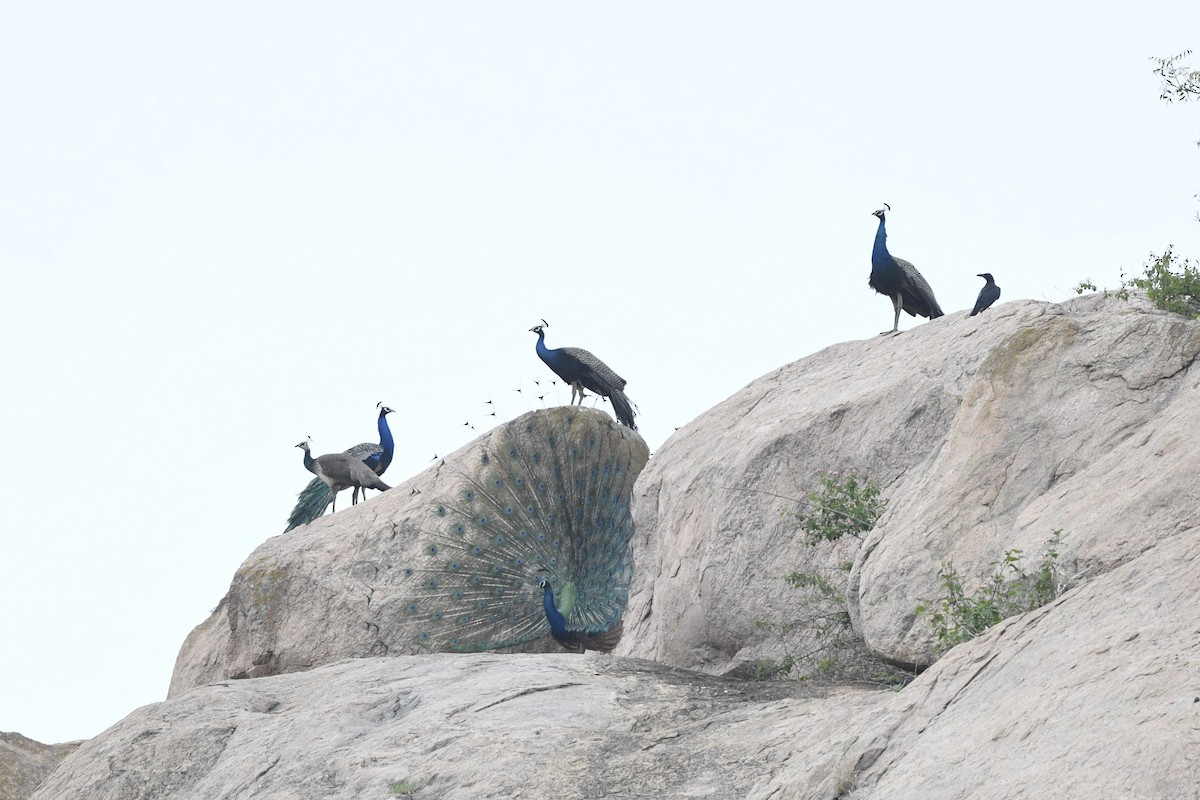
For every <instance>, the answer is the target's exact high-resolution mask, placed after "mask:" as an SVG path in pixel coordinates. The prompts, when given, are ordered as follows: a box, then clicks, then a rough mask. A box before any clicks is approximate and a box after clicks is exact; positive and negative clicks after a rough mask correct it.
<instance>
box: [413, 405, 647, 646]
mask: <svg viewBox="0 0 1200 800" xmlns="http://www.w3.org/2000/svg"><path fill="white" fill-rule="evenodd" d="M471 452H472V454H473V457H472V458H470V463H467V464H462V465H460V466H458V467H457V468H456V469H455V472H456V473H457V475H456V477H457V479H458V487H457V488H456V489H455V490H454V492H453V494H451V495H450V496H449V497H444V498H442V499H440V500H437V501H435V502H433V503H432V504H431V506H430V517H429V521H428V524H427V525H426V526H425V528H426V529H425V530H424V532H423V533H424V535H425V545H424V550H423V553H424V555H423V557H422V558H421V559H420V560H419V562H418V563H416V564H414V565H412V566H410V567H409V568H407V569H406V570H405V576H406V578H407V579H408V580H410V581H411V588H410V590H409V592H408V595H407V596H408V603H407V606H406V608H405V615H406V617H407V618H408V619H407V622H408V623H409V624H411V626H412V630H413V634H412V635H413V637H414V640H415V641H414V643H415V644H417V645H418V646H420V647H423V648H429V649H434V650H490V649H494V648H498V647H507V646H512V645H518V644H523V643H526V642H531V641H533V640H535V639H539V638H541V637H543V636H545V635H546V634H547V633H550V632H551V626H550V623H549V622H548V621H547V617H546V612H545V610H544V609H543V605H542V601H543V590H542V589H541V588H539V586H538V582H539V580H540V579H543V578H544V579H545V580H547V581H549V586H550V588H551V589H552V591H553V596H554V601H555V606H556V607H557V609H558V611H559V612H560V613H561V614H562V615H563V616H564V617H565V618H566V630H565V631H555V632H554V633H555V638H556V639H558V640H559V641H560V642H561V643H563V644H564V645H565V646H572V647H576V648H580V647H584V646H589V644H588V642H589V641H590V637H591V636H592V635H599V634H603V633H604V632H607V631H610V630H613V629H615V628H616V627H617V626H618V625H619V624H620V620H621V614H622V612H623V611H624V609H625V604H626V601H627V599H628V594H629V582H630V579H631V576H632V571H633V559H632V553H631V551H630V547H629V542H630V538H631V537H632V534H633V518H632V516H631V514H630V510H629V504H630V499H631V496H632V493H633V482H634V480H635V479H636V478H637V475H638V473H639V472H640V471H641V469H642V467H643V466H644V465H645V463H646V459H647V451H646V445H645V443H644V442H643V441H642V439H641V437H640V436H638V435H637V434H635V433H632V432H630V431H629V430H628V429H626V428H621V427H620V426H618V425H617V424H615V423H614V422H613V421H612V419H611V418H610V417H609V416H608V415H607V414H605V413H603V412H602V411H598V410H595V409H589V408H579V407H574V408H572V407H565V408H554V409H548V410H544V411H535V412H532V413H530V414H526V415H525V416H523V417H521V418H519V419H516V420H513V421H512V422H509V423H507V424H505V425H502V426H500V427H499V428H497V429H496V430H495V431H493V432H492V434H491V435H490V438H489V439H488V440H487V441H486V442H485V443H484V444H483V445H481V447H480V448H479V449H477V450H473V451H471ZM614 632H615V631H614ZM593 649H596V648H594V647H593Z"/></svg>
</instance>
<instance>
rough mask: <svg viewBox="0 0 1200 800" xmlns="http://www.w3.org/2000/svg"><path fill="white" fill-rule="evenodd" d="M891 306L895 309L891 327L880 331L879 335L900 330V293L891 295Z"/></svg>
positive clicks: (902, 304)
mask: <svg viewBox="0 0 1200 800" xmlns="http://www.w3.org/2000/svg"><path fill="white" fill-rule="evenodd" d="M892 307H893V308H895V309H896V318H895V319H894V320H892V329H891V330H890V331H880V332H879V335H880V336H887V335H888V334H890V333H899V332H900V312H901V311H902V310H903V309H904V298H903V297H902V296H900V295H895V296H893V297H892Z"/></svg>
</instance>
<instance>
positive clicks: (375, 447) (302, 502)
mask: <svg viewBox="0 0 1200 800" xmlns="http://www.w3.org/2000/svg"><path fill="white" fill-rule="evenodd" d="M375 407H376V408H378V409H379V420H378V422H377V423H376V424H377V425H378V427H379V444H374V443H372V442H363V443H362V444H356V445H354V447H351V448H350V449H349V450H346V451H344V453H345V455H348V456H354V457H355V458H357V459H360V460H361V461H362V462H363V463H364V464H366V465H367V466H368V467H370V468H371V471H372V472H374V473H375V474H376V475H382V474H383V473H384V472H385V471H386V470H387V468H388V466H389V465H390V464H391V463H392V454H393V453H394V452H395V449H396V448H395V442H393V440H392V430H391V428H389V427H388V423H387V415H388V414H391V413H393V411H392V409H390V408H388V407H387V406H385V405H384V404H383V403H382V402H380V403H376V404H375ZM358 491H359V490H358V488H355V490H354V492H355V494H357V493H358ZM363 497H364V498H365V497H366V489H363ZM332 500H333V493H332V492H330V491H329V486H328V485H326V483H325V482H324V481H323V480H321V479H320V478H313V479H312V480H311V481H309V482H308V486H305V487H304V490H303V491H302V492H300V494H299V496H298V498H297V500H296V507H295V508H293V509H292V514H291V516H289V517H288V526H287V528H285V529H284V531H283V532H284V533H287V532H288V531H290V530H292V529H293V528H298V527H300V526H301V525H307V524H308V523H310V522H312V521H313V520H314V519H316V518H317V517H319V516H321V515H322V514H324V513H325V509H326V508H328V507H329V504H330V502H331V501H332ZM354 500H355V498H354V497H353V496H352V497H351V501H352V502H353V501H354Z"/></svg>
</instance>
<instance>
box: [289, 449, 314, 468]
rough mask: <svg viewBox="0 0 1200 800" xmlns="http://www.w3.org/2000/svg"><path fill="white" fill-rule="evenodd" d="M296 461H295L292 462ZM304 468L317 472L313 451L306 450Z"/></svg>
mask: <svg viewBox="0 0 1200 800" xmlns="http://www.w3.org/2000/svg"><path fill="white" fill-rule="evenodd" d="M292 463H295V462H292ZM304 468H305V469H306V470H308V471H309V472H311V473H313V474H316V471H317V462H316V461H315V460H313V457H312V453H311V452H309V451H308V450H305V451H304Z"/></svg>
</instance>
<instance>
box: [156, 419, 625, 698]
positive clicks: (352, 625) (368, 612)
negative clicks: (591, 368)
mask: <svg viewBox="0 0 1200 800" xmlns="http://www.w3.org/2000/svg"><path fill="white" fill-rule="evenodd" d="M532 419H537V420H538V421H539V423H540V424H541V425H542V426H543V427H549V428H551V429H552V430H553V431H554V432H555V433H556V435H557V436H558V437H559V443H560V445H561V446H562V447H566V448H569V447H571V446H573V444H572V443H573V442H574V439H575V438H576V436H577V434H578V432H579V431H580V430H581V429H586V432H587V436H588V437H593V436H598V437H602V438H604V439H605V440H606V441H607V443H608V446H610V447H612V448H614V449H621V450H622V452H624V453H625V458H624V461H623V462H622V463H626V464H629V465H630V472H631V476H630V477H628V479H627V480H625V481H623V482H622V484H621V487H622V488H621V492H622V493H623V494H624V495H625V498H624V502H625V503H628V500H629V498H628V495H629V493H630V492H631V491H632V484H633V480H634V479H635V478H636V476H637V474H638V473H639V472H640V471H641V469H642V467H644V466H645V464H646V459H647V458H648V457H649V452H648V451H647V449H646V443H645V442H644V441H642V438H641V437H640V436H638V435H637V434H636V433H634V432H633V431H630V430H629V429H628V428H624V427H622V426H620V425H618V424H617V423H616V422H614V421H613V420H612V418H611V417H610V416H609V415H607V414H606V413H604V412H603V411H598V410H595V409H589V408H578V407H576V408H565V407H564V408H553V409H548V410H545V411H536V412H533V413H532V414H527V415H525V416H523V417H520V418H518V419H516V420H513V421H512V422H509V423H506V424H504V425H502V426H500V427H499V428H497V429H496V430H494V431H492V432H491V433H489V434H485V435H484V436H482V437H480V438H479V439H477V440H476V441H475V442H473V443H472V444H470V445H468V446H467V447H464V448H462V449H461V450H459V451H458V452H456V453H454V454H453V455H451V456H448V457H447V458H446V459H445V460H444V461H443V462H441V463H440V464H439V465H438V466H435V467H431V468H430V469H428V470H426V471H425V472H423V473H421V474H420V475H418V476H416V477H415V478H413V479H412V480H409V481H407V482H406V483H404V484H403V485H400V486H397V487H395V488H393V489H391V490H390V491H388V492H384V493H383V494H381V495H377V496H374V497H372V498H371V499H370V500H369V501H368V502H366V503H360V504H358V505H357V506H353V507H351V508H350V509H347V510H342V511H339V512H338V513H337V514H327V515H326V516H324V517H321V518H319V519H317V520H315V521H314V522H312V523H310V524H308V525H305V526H301V527H300V528H297V529H295V530H293V531H290V532H289V533H287V534H284V535H280V536H276V537H273V538H271V539H268V540H267V541H266V542H265V543H264V544H263V545H262V546H260V547H259V548H258V549H257V550H255V551H254V552H253V553H252V554H251V555H250V557H249V558H248V559H246V561H245V563H243V564H242V566H241V567H240V568H239V569H238V571H237V574H235V575H234V577H233V582H232V584H231V585H230V587H229V592H228V593H227V594H226V595H225V597H224V598H223V599H222V600H221V602H220V604H218V606H217V608H216V610H215V611H213V613H212V615H211V616H210V617H209V618H208V619H207V620H206V621H205V622H203V623H202V624H200V625H199V626H198V627H197V628H196V629H195V630H193V631H192V633H191V634H190V635H189V636H188V638H187V640H186V641H185V642H184V644H183V647H182V649H181V650H180V653H179V657H178V659H177V661H176V665H175V672H174V674H173V675H172V677H171V687H170V691H169V694H168V696H175V695H176V694H178V693H180V692H182V691H184V690H186V689H189V688H191V687H193V686H199V685H203V684H207V683H214V682H216V681H220V680H226V679H230V678H248V677H251V678H252V677H261V676H265V675H274V674H277V673H280V672H294V671H297V670H305V669H311V668H313V667H315V666H319V665H321V664H329V663H332V662H334V661H338V660H341V659H344V658H365V657H369V656H379V655H396V654H398V653H405V652H422V648H421V646H420V644H419V642H418V636H417V634H416V632H415V631H414V630H413V625H414V624H415V623H414V622H412V621H411V618H410V617H409V616H408V615H406V607H407V606H408V605H409V603H410V602H411V601H412V599H413V591H414V583H415V581H414V580H412V579H411V577H410V576H408V575H406V569H407V568H409V567H411V566H412V565H414V564H419V563H421V562H423V561H424V560H425V558H426V556H425V554H424V552H423V550H424V548H425V547H426V545H427V544H428V531H426V530H424V529H425V528H428V527H429V523H430V519H431V514H432V513H433V507H434V506H435V505H436V501H437V500H438V499H439V498H443V499H444V498H447V497H449V496H451V495H452V494H453V493H455V492H456V491H458V489H459V488H460V484H461V481H462V476H463V475H464V474H467V475H477V476H481V475H482V474H483V472H482V470H483V467H482V466H481V460H482V455H483V454H485V453H487V454H494V451H495V450H496V449H497V446H501V449H507V448H508V447H510V446H512V443H513V442H518V443H519V441H520V440H521V437H523V436H525V435H526V430H525V428H526V427H527V422H528V421H529V420H532ZM493 461H494V459H493ZM556 463H557V462H556ZM535 567H536V565H533V564H531V565H529V568H528V572H529V575H526V576H525V577H526V578H529V577H531V576H532V575H533V574H534V572H533V571H534V569H535ZM539 597H540V596H539ZM538 604H539V607H540V599H539V600H538ZM425 649H426V650H427V649H428V648H425ZM525 649H526V650H542V651H551V652H554V651H558V650H560V649H561V648H559V646H558V645H557V644H555V642H554V641H553V640H552V639H549V638H548V637H547V638H546V639H545V640H544V641H541V642H538V643H535V644H532V645H528V646H526V647H525Z"/></svg>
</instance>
